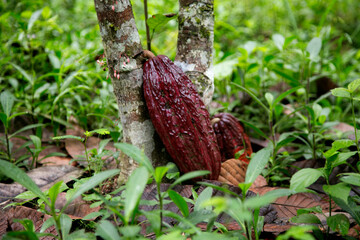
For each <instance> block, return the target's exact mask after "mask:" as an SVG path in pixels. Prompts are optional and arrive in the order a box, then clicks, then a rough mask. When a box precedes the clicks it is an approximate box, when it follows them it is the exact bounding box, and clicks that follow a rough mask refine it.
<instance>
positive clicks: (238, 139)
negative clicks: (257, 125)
mask: <svg viewBox="0 0 360 240" xmlns="http://www.w3.org/2000/svg"><path fill="white" fill-rule="evenodd" d="M211 123H212V125H213V128H214V131H215V134H216V138H217V142H218V144H219V148H220V152H221V161H222V162H224V161H226V160H227V159H231V158H234V157H235V153H236V152H238V151H240V150H242V149H244V148H245V151H244V153H243V154H242V155H241V156H240V157H239V159H240V160H242V161H244V162H246V163H249V160H248V159H247V158H246V156H250V155H251V154H252V148H251V142H250V139H249V137H248V136H247V135H246V133H245V132H244V128H243V127H242V126H241V124H240V122H239V121H238V120H237V119H236V118H235V117H234V116H233V115H231V114H230V113H218V114H215V115H214V116H213V118H212V120H211Z"/></svg>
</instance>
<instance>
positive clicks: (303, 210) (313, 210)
mask: <svg viewBox="0 0 360 240" xmlns="http://www.w3.org/2000/svg"><path fill="white" fill-rule="evenodd" d="M296 213H297V215H301V214H304V213H322V209H321V207H320V206H315V207H311V208H300V209H298V210H297V211H296Z"/></svg>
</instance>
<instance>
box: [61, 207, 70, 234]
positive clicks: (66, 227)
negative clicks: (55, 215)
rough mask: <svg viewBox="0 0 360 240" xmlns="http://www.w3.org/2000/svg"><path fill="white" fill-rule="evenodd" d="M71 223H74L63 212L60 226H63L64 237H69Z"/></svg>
mask: <svg viewBox="0 0 360 240" xmlns="http://www.w3.org/2000/svg"><path fill="white" fill-rule="evenodd" d="M71 225H72V220H71V218H70V217H69V216H68V215H66V214H64V213H63V214H61V215H60V226H61V233H62V235H63V239H67V235H69V233H70V229H71Z"/></svg>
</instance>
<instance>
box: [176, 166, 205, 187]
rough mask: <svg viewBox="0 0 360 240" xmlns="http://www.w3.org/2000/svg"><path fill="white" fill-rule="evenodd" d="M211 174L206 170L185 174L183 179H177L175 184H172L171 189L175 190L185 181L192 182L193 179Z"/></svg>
mask: <svg viewBox="0 0 360 240" xmlns="http://www.w3.org/2000/svg"><path fill="white" fill-rule="evenodd" d="M209 173H210V172H209V171H205V170H201V171H193V172H188V173H185V174H184V175H182V176H181V177H179V178H178V179H176V180H175V182H173V183H172V184H171V186H170V188H173V187H174V186H175V185H177V184H180V183H182V182H184V181H187V180H190V179H193V178H197V177H201V176H205V175H208V174H209Z"/></svg>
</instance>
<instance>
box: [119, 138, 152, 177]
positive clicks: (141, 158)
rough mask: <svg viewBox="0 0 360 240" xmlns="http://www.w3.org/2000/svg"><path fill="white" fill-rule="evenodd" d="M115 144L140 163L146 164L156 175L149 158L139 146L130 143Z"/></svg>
mask: <svg viewBox="0 0 360 240" xmlns="http://www.w3.org/2000/svg"><path fill="white" fill-rule="evenodd" d="M114 146H115V147H116V148H118V149H120V150H121V151H122V152H123V153H125V154H126V155H128V156H129V157H131V158H132V159H134V160H135V161H136V162H138V163H139V164H142V165H144V166H145V167H146V168H147V170H148V171H149V172H150V173H151V174H152V175H154V173H155V170H154V167H153V166H152V164H151V162H150V160H149V158H148V157H147V156H146V155H145V154H144V152H143V151H141V150H140V149H139V148H138V147H136V146H134V145H131V144H128V143H115V144H114Z"/></svg>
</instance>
